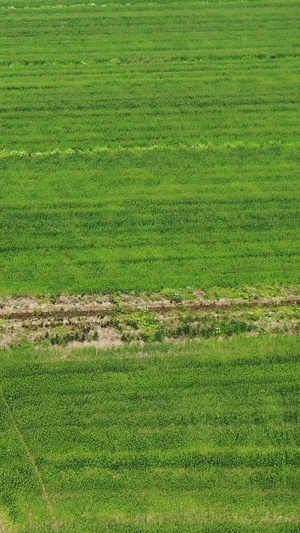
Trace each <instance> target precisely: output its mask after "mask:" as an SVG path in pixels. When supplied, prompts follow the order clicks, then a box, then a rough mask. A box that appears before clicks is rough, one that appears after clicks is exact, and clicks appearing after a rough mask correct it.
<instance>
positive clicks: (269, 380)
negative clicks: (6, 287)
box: [0, 336, 300, 533]
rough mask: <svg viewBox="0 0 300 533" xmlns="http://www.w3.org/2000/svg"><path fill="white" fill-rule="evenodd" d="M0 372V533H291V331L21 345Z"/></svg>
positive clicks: (297, 472)
mask: <svg viewBox="0 0 300 533" xmlns="http://www.w3.org/2000/svg"><path fill="white" fill-rule="evenodd" d="M1 367H2V372H1V390H2V393H1V394H2V397H1V409H0V413H1V442H0V455H1V463H0V471H1V476H0V508H1V520H2V527H3V525H4V524H5V523H6V526H7V529H5V528H4V529H2V531H10V529H9V524H10V525H11V527H13V531H16V532H23V533H24V532H27V533H32V532H33V531H39V532H50V531H55V530H58V531H60V532H76V533H77V532H78V533H83V532H93V533H96V532H101V533H102V532H105V533H111V532H113V533H114V532H118V533H119V532H122V533H144V532H147V533H148V532H149V533H150V532H151V533H152V532H156V533H160V532H162V533H165V532H168V533H169V532H170V533H171V532H172V533H175V532H178V533H179V532H181V531H182V532H189V533H202V532H203V533H204V532H206V533H208V532H214V533H217V532H218V533H221V532H222V533H229V532H233V533H244V532H246V533H247V532H252V533H258V532H261V533H265V532H266V533H267V532H278V533H279V532H280V533H282V532H289V533H292V532H293V533H296V532H298V531H299V528H300V517H299V498H300V430H299V391H300V389H299V378H300V343H299V338H297V337H284V336H281V337H280V336H279V337H277V338H274V337H273V338H272V337H264V338H259V339H253V338H252V339H251V338H248V339H245V338H237V339H235V340H231V341H224V342H220V341H218V340H209V341H203V342H202V343H190V344H186V345H174V346H171V345H161V346H160V347H159V346H147V348H143V349H142V348H140V347H134V348H133V347H132V348H126V349H121V350H119V351H116V350H115V351H102V352H101V351H99V352H98V353H97V352H96V351H95V349H84V350H77V351H68V352H66V351H63V350H58V351H54V350H48V351H47V350H45V349H44V350H42V349H40V350H36V349H34V348H31V347H27V348H26V347H23V348H15V349H14V350H13V351H5V352H4V351H2V352H1ZM41 485H42V486H43V489H42V486H41Z"/></svg>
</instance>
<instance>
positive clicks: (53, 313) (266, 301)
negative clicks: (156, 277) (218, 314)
mask: <svg viewBox="0 0 300 533" xmlns="http://www.w3.org/2000/svg"><path fill="white" fill-rule="evenodd" d="M74 298H76V297H72V296H70V297H68V296H63V297H61V301H59V302H58V303H51V302H50V301H45V302H42V303H40V302H39V300H38V299H34V298H16V299H8V300H7V302H6V303H5V304H2V306H1V308H0V319H4V320H10V319H14V320H26V319H30V318H51V317H56V318H58V317H60V318H72V317H80V316H85V317H92V316H100V317H101V316H102V317H104V316H105V315H106V314H108V313H109V312H110V311H111V310H112V309H113V308H114V307H116V306H123V307H125V308H126V307H127V308H130V309H131V310H135V309H137V310H139V309H141V308H144V309H148V310H149V311H155V312H159V313H164V312H170V311H173V310H175V309H178V308H179V309H182V308H183V307H184V308H185V309H187V310H190V311H196V310H201V309H203V310H205V309H230V308H235V307H243V308H246V307H249V308H253V307H259V306H261V307H274V306H279V305H280V306H290V305H300V296H299V295H288V296H285V297H272V298H255V299H245V298H221V299H219V300H212V299H207V300H206V299H197V300H196V301H187V300H183V301H182V302H180V303H176V302H170V301H168V300H157V301H155V300H154V301H151V300H143V299H142V298H131V299H130V298H127V299H124V300H120V301H118V302H117V303H114V302H110V301H104V302H102V303H97V302H96V301H94V302H91V301H87V302H85V301H80V298H81V297H78V298H79V300H78V301H75V300H74ZM89 299H92V297H91V296H90V297H89ZM94 299H95V300H96V297H94ZM62 304H63V305H62Z"/></svg>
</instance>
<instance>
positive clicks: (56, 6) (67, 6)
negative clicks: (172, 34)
mask: <svg viewBox="0 0 300 533" xmlns="http://www.w3.org/2000/svg"><path fill="white" fill-rule="evenodd" d="M202 3H203V4H206V3H208V2H202ZM156 4H157V2H147V3H141V2H137V3H131V2H126V3H121V2H118V3H116V2H114V3H113V4H96V3H95V2H87V3H84V2H83V3H80V4H53V5H50V4H45V5H39V6H32V5H26V6H14V5H12V6H2V7H1V9H2V10H5V11H7V10H14V9H17V10H18V11H19V10H29V9H30V10H35V11H38V10H40V9H43V10H44V9H74V8H81V7H116V6H121V7H136V6H143V7H145V6H154V5H156Z"/></svg>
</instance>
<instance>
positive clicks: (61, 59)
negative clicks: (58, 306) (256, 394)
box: [0, 0, 300, 294]
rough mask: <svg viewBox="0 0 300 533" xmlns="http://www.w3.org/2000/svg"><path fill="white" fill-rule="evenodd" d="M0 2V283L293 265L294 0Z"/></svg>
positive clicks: (128, 284) (243, 278)
mask: <svg viewBox="0 0 300 533" xmlns="http://www.w3.org/2000/svg"><path fill="white" fill-rule="evenodd" d="M11 4H12V2H6V0H5V1H3V2H2V4H1V10H0V20H1V25H2V27H3V32H1V35H0V48H1V51H2V56H1V58H0V90H1V117H2V118H1V125H0V128H1V130H0V138H1V146H0V156H1V157H0V189H1V193H0V208H1V215H0V216H1V220H0V223H1V228H2V233H1V235H0V250H1V259H0V293H2V294H16V293H22V294H30V293H34V294H41V293H56V292H62V291H70V292H90V291H102V290H110V291H115V290H123V291H124V290H129V289H134V290H137V291H142V290H149V291H156V290H161V289H163V288H166V287H171V288H173V289H178V288H181V287H186V286H195V287H202V286H203V287H206V288H209V287H213V286H217V287H222V286H223V287H235V286H238V285H244V284H246V285H251V284H252V285H256V284H259V283H262V284H275V283H276V282H281V283H282V284H291V283H295V282H299V268H298V264H299V244H298V241H299V239H298V233H299V231H298V228H299V209H298V201H297V198H298V197H299V192H300V191H299V180H298V166H299V153H298V152H299V150H298V133H299V98H298V95H299V80H298V74H297V66H298V59H299V58H298V56H299V54H298V48H297V37H298V26H297V13H298V4H297V2H295V1H290V0H285V1H284V2H280V3H279V2H276V3H274V2H273V1H266V2H264V3H263V5H262V4H261V2H259V3H257V2H253V1H246V2H241V1H235V2H213V1H212V2H209V3H203V2H195V1H188V2H184V3H183V2H175V3H171V2H170V1H161V2H157V3H148V2H143V1H141V2H138V3H135V4H132V5H128V3H122V2H117V3H116V2H112V1H111V2H108V3H107V4H105V5H100V4H97V3H96V4H97V5H94V4H93V3H87V4H85V3H83V2H80V3H79V2H76V1H74V0H72V1H71V0H70V1H64V2H63V4H62V5H58V3H57V2H56V0H49V2H47V5H43V4H42V3H40V2H38V1H36V0H16V1H14V2H13V8H12V6H11ZM22 154H23V155H22ZM37 154H39V155H37Z"/></svg>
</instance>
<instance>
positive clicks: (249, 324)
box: [0, 289, 300, 348]
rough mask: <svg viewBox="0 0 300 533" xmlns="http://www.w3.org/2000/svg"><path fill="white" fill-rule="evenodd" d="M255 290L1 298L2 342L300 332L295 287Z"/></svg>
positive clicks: (110, 342)
mask: <svg viewBox="0 0 300 533" xmlns="http://www.w3.org/2000/svg"><path fill="white" fill-rule="evenodd" d="M253 294H254V296H253V297H250V296H249V295H246V297H237V298H225V297H223V298H219V299H212V298H208V297H207V295H206V294H205V293H204V292H203V291H201V290H199V291H193V293H192V294H190V295H189V294H185V295H184V296H185V299H184V298H183V297H182V295H181V294H180V293H179V292H174V293H173V294H171V295H170V297H169V298H166V295H164V294H162V293H160V294H159V293H158V294H155V295H147V294H141V295H138V296H136V295H129V294H121V295H115V294H106V295H100V296H99V295H95V294H89V295H66V294H63V295H59V296H55V297H54V296H53V297H40V298H25V297H16V298H12V297H10V298H6V299H2V301H1V300H0V347H7V346H10V345H11V344H14V343H21V342H23V341H29V342H34V343H40V342H47V343H50V344H51V345H56V344H60V345H66V344H70V345H72V346H74V347H78V346H84V345H85V346H86V345H93V346H97V347H98V348H109V347H115V346H120V345H122V344H124V343H128V342H135V341H138V342H151V341H160V340H163V339H166V340H169V339H172V340H173V339H178V338H182V339H184V338H192V337H193V338H195V337H199V338H201V337H207V336H222V335H232V334H237V333H250V332H251V334H254V333H255V332H256V333H259V332H271V333H277V332H283V333H285V332H287V333H292V334H294V333H297V334H298V333H300V296H299V294H296V293H293V292H292V291H291V290H289V289H285V290H282V292H281V294H280V295H279V296H270V297H266V296H258V295H257V294H256V293H253ZM188 297H189V299H188ZM172 298H173V300H172ZM174 299H176V301H174ZM178 300H179V301H178Z"/></svg>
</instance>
